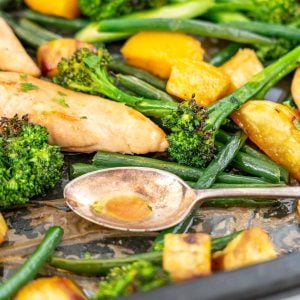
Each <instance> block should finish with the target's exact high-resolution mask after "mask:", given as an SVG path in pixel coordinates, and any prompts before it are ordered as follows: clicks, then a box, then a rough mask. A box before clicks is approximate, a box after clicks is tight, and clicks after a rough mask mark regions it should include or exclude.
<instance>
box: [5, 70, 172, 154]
mask: <svg viewBox="0 0 300 300" xmlns="http://www.w3.org/2000/svg"><path fill="white" fill-rule="evenodd" d="M15 114H18V115H19V116H21V115H24V114H28V115H29V120H30V121H31V122H33V123H37V124H40V125H43V126H46V127H47V128H48V131H49V134H50V137H49V142H50V143H51V144H56V145H59V146H61V147H62V149H63V150H65V151H74V152H87V153H89V152H93V151H97V150H104V151H110V152H121V153H137V154H143V153H148V152H160V151H164V150H166V148H167V146H168V143H167V140H166V135H165V133H164V131H163V130H162V129H161V128H159V127H158V126H157V125H156V124H155V123H153V122H152V121H151V120H150V119H148V118H147V117H145V116H144V115H143V114H141V113H139V112H138V111H136V110H134V109H132V108H130V107H127V106H125V105H124V104H121V103H117V102H113V101H111V100H107V99H104V98H101V97H97V96H91V95H86V94H82V93H78V92H74V91H71V90H67V89H65V88H62V87H60V86H58V85H56V84H54V83H51V82H47V81H43V80H40V79H36V78H34V77H31V76H24V75H20V74H18V73H10V72H0V116H5V117H13V116H14V115H15Z"/></svg>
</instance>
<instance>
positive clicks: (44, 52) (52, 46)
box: [37, 38, 96, 77]
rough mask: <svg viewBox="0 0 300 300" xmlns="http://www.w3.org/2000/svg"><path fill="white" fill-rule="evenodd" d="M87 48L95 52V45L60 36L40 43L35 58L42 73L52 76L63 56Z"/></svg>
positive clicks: (69, 55)
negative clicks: (60, 37)
mask: <svg viewBox="0 0 300 300" xmlns="http://www.w3.org/2000/svg"><path fill="white" fill-rule="evenodd" d="M80 48H87V49H90V50H91V51H95V52H96V47H95V46H93V45H91V44H87V43H83V42H80V41H78V40H75V39H69V38H62V39H58V40H53V41H50V42H47V43H45V44H42V45H41V46H40V47H39V48H38V50H37V60H38V64H39V67H40V69H41V71H42V74H43V75H44V76H47V77H53V76H55V75H56V73H57V65H58V63H59V62H60V60H61V59H62V58H63V57H66V58H68V57H71V56H72V55H73V54H74V52H75V51H76V50H77V49H80Z"/></svg>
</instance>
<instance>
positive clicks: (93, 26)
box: [76, 0, 214, 43]
mask: <svg viewBox="0 0 300 300" xmlns="http://www.w3.org/2000/svg"><path fill="white" fill-rule="evenodd" d="M213 5H214V0H192V1H184V2H182V3H175V4H170V5H165V6H163V7H160V8H156V9H151V10H146V11H140V12H138V13H132V14H129V15H126V16H125V17H123V19H124V20H130V19H132V18H141V19H144V18H151V19H152V18H177V19H189V18H194V17H197V16H200V15H202V14H204V13H205V12H207V11H208V9H210V8H211V7H212V6H213ZM130 34H131V33H130V32H126V30H125V32H124V31H123V30H120V32H109V31H108V32H105V31H104V32H103V31H100V30H99V23H98V22H92V23H90V24H89V25H88V26H86V27H85V28H83V29H82V30H81V31H79V32H78V33H77V34H76V38H77V39H79V40H81V41H84V42H90V43H93V42H112V41H116V40H121V39H124V38H127V37H128V36H130Z"/></svg>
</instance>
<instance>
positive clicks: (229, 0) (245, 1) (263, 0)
mask: <svg viewBox="0 0 300 300" xmlns="http://www.w3.org/2000/svg"><path fill="white" fill-rule="evenodd" d="M216 3H217V5H216V7H214V8H213V10H221V11H234V10H237V11H242V12H244V13H245V14H246V16H248V17H249V18H251V19H253V20H256V21H263V22H270V23H288V22H290V21H291V20H292V19H293V18H294V17H295V14H296V13H297V6H298V4H297V1H296V0H272V1H270V0H216ZM218 5H219V7H218Z"/></svg>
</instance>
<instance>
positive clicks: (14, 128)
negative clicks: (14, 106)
mask: <svg viewBox="0 0 300 300" xmlns="http://www.w3.org/2000/svg"><path fill="white" fill-rule="evenodd" d="M7 74H8V73H7ZM18 76H19V75H18ZM1 87H3V86H1ZM19 88H20V87H19ZM0 97H1V96H0ZM4 101H7V99H5V100H4ZM19 103H20V100H19ZM0 132H1V138H0V146H1V147H0V157H1V164H0V170H1V176H0V181H1V190H0V207H2V208H3V207H11V206H14V205H20V204H24V203H26V202H27V201H28V200H29V199H30V198H32V197H34V196H37V195H41V194H43V193H44V192H45V191H46V190H47V189H50V188H54V187H55V185H56V184H57V183H58V182H59V181H60V179H61V177H62V165H63V157H62V154H61V152H60V148H59V147H57V146H50V145H49V144H48V132H47V129H46V128H45V127H42V126H39V125H37V124H32V123H29V122H28V117H27V115H24V116H23V117H22V118H21V117H20V118H19V117H18V115H14V114H12V117H11V118H7V117H5V116H4V114H2V117H1V119H0Z"/></svg>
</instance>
